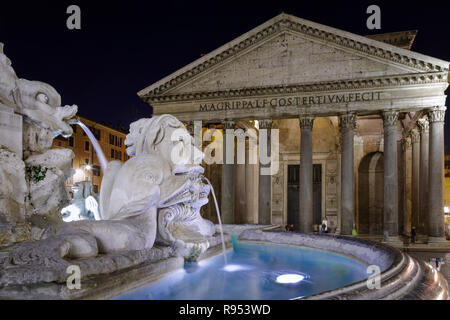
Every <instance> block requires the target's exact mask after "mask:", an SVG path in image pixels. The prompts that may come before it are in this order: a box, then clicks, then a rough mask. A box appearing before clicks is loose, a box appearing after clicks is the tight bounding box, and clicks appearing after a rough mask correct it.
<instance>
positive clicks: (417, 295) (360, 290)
mask: <svg viewBox="0 0 450 320" xmlns="http://www.w3.org/2000/svg"><path fill="white" fill-rule="evenodd" d="M223 228H224V231H225V233H226V242H227V247H228V248H229V249H228V251H227V252H228V253H227V254H228V255H230V254H232V252H231V239H230V236H229V235H230V233H231V234H232V233H236V234H239V238H238V240H239V241H238V246H239V244H244V246H255V245H262V248H263V249H261V250H263V251H264V250H269V249H267V248H269V247H276V246H278V248H281V247H282V248H285V249H283V250H287V251H289V250H292V251H293V252H303V253H307V252H308V250H315V251H317V250H318V251H320V252H324V251H326V252H325V254H328V257H329V254H331V255H333V254H335V255H338V256H340V257H342V258H345V259H343V260H342V261H347V262H348V261H351V263H350V264H351V265H353V266H358V268H361V266H363V267H364V268H363V270H361V269H360V270H359V272H357V273H356V274H357V275H359V276H360V277H362V278H360V279H358V278H357V277H355V278H353V279H350V281H348V282H347V283H340V284H337V285H338V287H336V285H335V286H334V287H329V288H324V287H320V288H318V290H310V291H309V292H306V293H300V294H298V295H297V293H294V294H292V295H284V294H283V295H281V296H279V297H273V296H270V297H267V296H266V297H262V296H254V297H250V299H267V298H270V299H448V297H449V294H448V284H447V282H446V280H445V279H444V278H443V276H442V275H441V274H440V273H439V272H437V271H436V269H434V268H433V267H432V266H430V265H428V264H426V263H422V262H419V261H416V260H415V259H413V258H411V257H410V256H409V255H407V254H406V253H403V252H401V251H400V250H398V249H395V248H392V247H390V246H387V245H384V244H381V243H375V242H372V241H366V240H360V239H355V238H352V237H344V236H331V235H317V234H301V233H293V232H282V231H271V230H261V228H262V226H236V225H224V227H223ZM266 229H267V228H266ZM212 240H213V242H212V246H211V247H210V248H209V249H208V250H207V251H206V252H205V253H204V254H203V255H202V256H201V257H200V260H199V265H200V266H201V267H202V265H203V266H205V265H206V266H207V265H208V264H214V261H215V260H216V261H218V265H220V268H223V258H222V257H220V254H221V253H222V248H221V244H220V237H219V236H218V235H216V236H214V237H213V239H212ZM280 245H281V247H280ZM166 248H167V247H166ZM253 248H254V247H253ZM154 250H160V251H161V254H160V255H153V256H154V258H151V259H150V258H148V259H146V260H145V261H142V262H141V263H139V264H135V265H131V266H128V267H123V268H120V269H118V270H116V271H113V272H107V271H106V270H105V272H104V273H103V274H102V275H96V276H92V277H87V278H83V280H82V288H81V290H69V289H67V287H66V286H65V284H63V283H50V284H49V283H46V284H42V285H40V286H33V287H32V288H31V287H30V288H27V287H24V286H22V287H20V288H19V287H8V288H3V289H1V290H0V298H2V299H5V298H7V299H8V298H9V299H58V298H59V299H111V298H120V297H122V298H126V295H127V294H129V293H131V292H133V291H134V290H140V289H139V288H145V287H146V286H148V285H151V284H157V283H158V281H167V278H169V277H171V276H172V275H174V276H175V277H176V276H177V273H178V274H180V273H181V274H184V273H189V272H190V274H195V272H197V271H198V270H196V267H195V266H194V267H192V266H191V267H190V269H189V266H187V267H188V268H187V269H186V265H185V263H184V260H183V258H181V257H175V256H173V255H171V254H170V250H166V249H163V250H162V249H161V248H158V247H155V248H152V249H151V250H150V251H151V252H153V251H154ZM296 250H299V251H296ZM302 250H303V251H302ZM305 250H306V251H305ZM251 251H252V250H250V252H251ZM254 252H257V251H254ZM149 257H150V254H149ZM262 258H263V259H262V262H261V265H262V266H263V268H264V267H267V269H266V270H269V273H271V274H270V275H267V277H266V280H270V281H271V283H270V284H271V285H273V284H274V282H275V281H276V278H277V277H276V276H277V275H284V274H288V275H289V274H293V275H296V276H298V275H301V276H302V277H304V279H301V281H299V282H298V284H300V285H304V284H306V283H307V282H306V281H311V280H312V275H311V274H309V273H308V271H305V269H303V270H301V268H298V269H295V268H294V269H292V268H288V269H286V268H285V269H282V270H279V269H278V270H273V269H271V268H270V264H271V263H273V261H270V259H269V260H266V261H264V258H266V257H264V256H263V257H262ZM229 261H230V262H231V263H230V264H229V265H231V266H232V267H231V270H228V272H227V273H228V274H229V276H233V275H234V274H235V275H237V274H238V273H239V272H246V271H245V270H242V268H241V267H242V266H241V264H242V263H240V262H239V261H238V262H239V263H237V265H238V269H237V270H236V268H235V267H236V266H233V264H234V265H236V264H235V263H234V261H233V258H231V257H230V259H229ZM300 262H301V261H300ZM323 264H326V262H322V265H323ZM319 265H320V264H319ZM368 265H377V266H379V267H380V271H381V287H380V289H369V288H368V286H367V282H366V279H365V277H367V276H369V274H366V275H363V274H361V271H364V270H365V268H366V266H368ZM247 267H248V266H247ZM250 267H253V266H250ZM239 268H241V270H239ZM233 269H234V270H233ZM244 269H245V266H244ZM247 271H248V270H247ZM280 271H281V272H282V273H280ZM266 274H267V273H266ZM308 276H309V278H308ZM364 276H365V277H364ZM297 279H298V277H297ZM282 285H285V284H280V286H282ZM295 285H296V284H294V286H295ZM201 286H202V285H201V284H200V283H199V284H198V287H201ZM230 293H231V292H230ZM131 298H133V297H130V296H129V297H128V299H131ZM138 298H139V299H144V298H145V299H147V298H152V299H161V298H163V299H169V298H176V297H170V296H163V295H161V296H155V295H152V296H149V295H148V294H147V296H146V297H145V296H140V297H138ZM180 298H186V299H195V298H196V297H195V296H193V295H191V296H190V297H180ZM210 298H212V299H214V298H216V299H219V298H220V297H217V296H216V297H210ZM223 298H224V299H233V298H235V299H239V298H240V297H232V296H227V297H223ZM247 298H248V297H247Z"/></svg>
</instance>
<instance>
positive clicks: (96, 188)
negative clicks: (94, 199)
mask: <svg viewBox="0 0 450 320" xmlns="http://www.w3.org/2000/svg"><path fill="white" fill-rule="evenodd" d="M93 191H94V193H98V185H97V184H94V185H93Z"/></svg>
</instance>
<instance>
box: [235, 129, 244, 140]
mask: <svg viewBox="0 0 450 320" xmlns="http://www.w3.org/2000/svg"><path fill="white" fill-rule="evenodd" d="M235 136H236V139H238V141H245V138H246V137H247V134H246V133H245V131H244V129H242V128H239V129H236V131H235Z"/></svg>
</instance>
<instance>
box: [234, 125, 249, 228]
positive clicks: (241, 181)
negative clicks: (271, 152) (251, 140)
mask: <svg viewBox="0 0 450 320" xmlns="http://www.w3.org/2000/svg"><path fill="white" fill-rule="evenodd" d="M245 138H246V135H245V132H244V131H242V130H236V139H237V141H238V146H239V145H243V146H244V148H245ZM242 151H244V152H245V149H244V150H239V147H238V148H237V152H242ZM243 156H244V159H243V160H244V161H245V154H244V155H243ZM241 157H242V155H241ZM235 168H236V171H235V172H236V175H235V177H234V182H235V185H236V189H235V197H234V201H235V202H234V223H238V224H241V223H244V222H245V221H246V220H245V219H246V216H247V197H246V192H247V187H246V179H245V178H246V173H245V169H246V165H245V162H244V163H240V161H237V163H236V166H235Z"/></svg>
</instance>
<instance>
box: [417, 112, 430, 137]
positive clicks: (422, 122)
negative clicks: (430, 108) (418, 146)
mask: <svg viewBox="0 0 450 320" xmlns="http://www.w3.org/2000/svg"><path fill="white" fill-rule="evenodd" d="M417 126H418V127H419V129H420V133H424V132H428V131H429V129H430V123H429V122H428V117H427V116H425V117H423V118H420V119H419V120H417Z"/></svg>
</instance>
